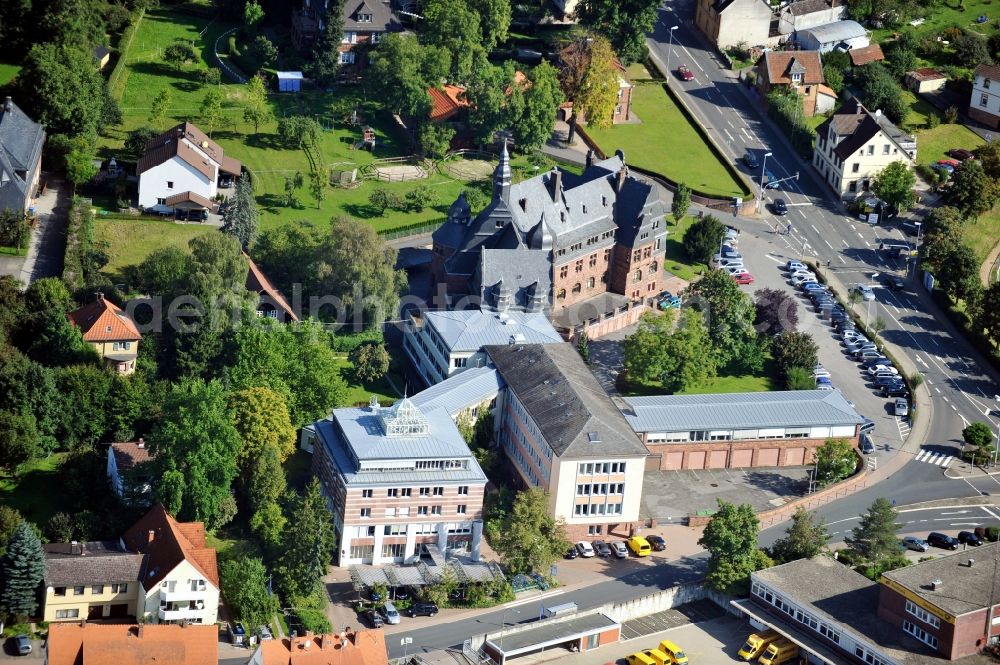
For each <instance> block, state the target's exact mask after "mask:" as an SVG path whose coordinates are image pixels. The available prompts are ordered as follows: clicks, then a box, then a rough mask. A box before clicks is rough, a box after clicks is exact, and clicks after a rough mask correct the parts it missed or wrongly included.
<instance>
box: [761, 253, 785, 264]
mask: <svg viewBox="0 0 1000 665" xmlns="http://www.w3.org/2000/svg"><path fill="white" fill-rule="evenodd" d="M764 256H765V257H766V258H768V259H771V260H772V261H774V262H775V263H779V264H781V263H784V262H785V260H784V259H779V258H778V257H776V256H771V255H770V254H765V255H764Z"/></svg>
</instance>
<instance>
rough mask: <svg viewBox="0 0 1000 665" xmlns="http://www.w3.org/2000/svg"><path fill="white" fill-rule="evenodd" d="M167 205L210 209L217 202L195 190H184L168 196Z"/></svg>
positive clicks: (213, 207)
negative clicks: (196, 192)
mask: <svg viewBox="0 0 1000 665" xmlns="http://www.w3.org/2000/svg"><path fill="white" fill-rule="evenodd" d="M165 203H166V205H168V206H170V207H171V208H182V209H187V208H208V209H209V210H214V209H215V204H214V203H213V202H211V201H209V200H208V199H206V198H205V197H204V196H202V195H201V194H195V193H194V192H184V193H183V194H174V195H173V196H168V197H167V199H166V201H165Z"/></svg>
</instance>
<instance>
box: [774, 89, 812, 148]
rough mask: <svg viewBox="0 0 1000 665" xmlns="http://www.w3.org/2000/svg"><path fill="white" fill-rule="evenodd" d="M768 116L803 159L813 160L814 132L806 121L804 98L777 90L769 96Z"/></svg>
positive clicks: (786, 91)
mask: <svg viewBox="0 0 1000 665" xmlns="http://www.w3.org/2000/svg"><path fill="white" fill-rule="evenodd" d="M767 114H768V116H770V117H771V119H772V120H774V122H775V123H776V124H777V125H778V127H780V128H781V129H782V130H783V131H784V133H785V135H786V136H787V137H788V140H789V142H790V143H791V144H792V147H794V148H795V151H796V152H798V153H799V155H800V156H801V157H802V158H803V159H807V160H808V159H812V145H813V136H814V134H813V131H812V129H810V128H809V126H808V125H807V124H806V121H805V113H804V112H803V110H802V98H801V97H799V95H797V94H796V93H795V92H794V91H791V90H785V89H783V88H775V89H774V90H772V91H771V92H770V93H769V94H768V95H767Z"/></svg>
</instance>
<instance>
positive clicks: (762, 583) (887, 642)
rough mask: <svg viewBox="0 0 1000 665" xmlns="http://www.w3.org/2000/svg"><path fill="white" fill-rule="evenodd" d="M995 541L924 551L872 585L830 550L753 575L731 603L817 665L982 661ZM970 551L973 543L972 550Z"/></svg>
mask: <svg viewBox="0 0 1000 665" xmlns="http://www.w3.org/2000/svg"><path fill="white" fill-rule="evenodd" d="M998 548H1000V545H998V544H996V543H989V544H987V545H984V546H983V547H979V548H977V549H976V555H975V558H969V557H968V556H965V555H963V554H955V555H953V556H943V557H926V558H927V559H930V560H929V561H925V560H923V559H921V560H920V561H919V562H917V563H912V564H911V565H908V566H904V567H902V568H897V569H895V570H891V571H888V572H885V573H883V574H882V575H881V578H880V579H879V581H877V582H873V581H872V580H870V579H868V578H867V577H865V576H864V575H861V574H860V573H858V572H855V570H854V569H853V568H851V567H850V566H845V565H844V564H843V563H841V562H838V561H837V560H836V559H834V558H832V557H829V556H817V557H813V558H811V559H799V560H797V561H791V562H789V563H785V564H782V565H780V566H774V567H772V568H767V569H764V570H758V571H756V572H753V573H750V594H749V597H748V598H744V599H740V600H734V601H732V605H733V606H734V607H736V608H737V609H738V610H739V611H740V612H741V614H743V615H744V618H746V619H748V620H749V621H751V622H752V623H753V625H754V626H756V627H758V628H761V629H765V628H770V629H773V630H775V631H777V632H778V633H779V634H780V635H781V637H783V638H785V639H787V640H788V641H790V642H792V643H793V644H795V645H797V646H798V647H799V652H800V653H801V654H803V655H804V654H808V656H809V658H808V660H809V661H810V662H816V663H838V665H839V664H843V665H892V664H898V665H947V664H948V663H950V662H952V661H957V662H961V663H963V664H964V665H989V664H990V663H993V662H996V661H995V658H994V657H993V656H991V655H990V654H989V652H988V651H987V650H986V649H984V645H988V644H996V642H997V640H998V637H1000V623H997V622H994V621H991V620H990V619H991V617H993V616H995V613H996V612H997V610H998V609H1000V607H998V604H997V599H996V598H995V597H993V595H992V594H993V587H994V586H995V579H994V577H995V571H994V564H993V563H991V562H992V561H995V557H996V556H997V555H998V553H997V549H998ZM970 553H971V548H970Z"/></svg>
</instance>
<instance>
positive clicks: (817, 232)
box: [809, 224, 820, 235]
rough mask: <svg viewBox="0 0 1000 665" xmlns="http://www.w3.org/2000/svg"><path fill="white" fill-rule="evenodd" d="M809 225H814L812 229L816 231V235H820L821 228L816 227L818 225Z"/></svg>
mask: <svg viewBox="0 0 1000 665" xmlns="http://www.w3.org/2000/svg"><path fill="white" fill-rule="evenodd" d="M809 226H811V227H812V230H813V231H815V232H816V235H820V233H819V229H817V228H816V225H815V224H810V225H809Z"/></svg>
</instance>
